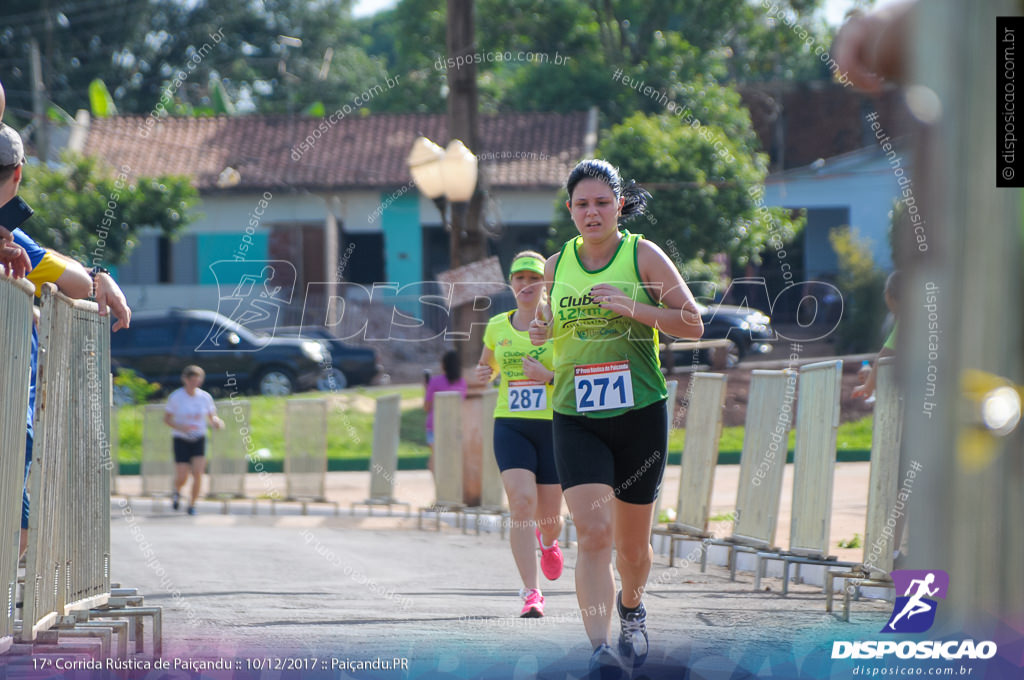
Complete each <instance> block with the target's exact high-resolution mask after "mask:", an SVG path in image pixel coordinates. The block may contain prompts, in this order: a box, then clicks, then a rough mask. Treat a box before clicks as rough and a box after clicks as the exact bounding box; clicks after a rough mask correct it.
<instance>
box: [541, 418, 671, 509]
mask: <svg viewBox="0 0 1024 680" xmlns="http://www.w3.org/2000/svg"><path fill="white" fill-rule="evenodd" d="M552 424H553V426H554V436H555V465H556V466H557V467H558V479H559V481H561V483H562V488H563V489H568V488H571V487H574V486H578V485H580V484H605V485H607V486H610V487H611V488H612V492H613V493H614V494H615V497H616V498H618V499H619V500H620V501H623V502H624V503H632V504H634V505H646V504H648V503H653V502H654V501H655V500H656V499H657V498H658V490H659V488H660V486H661V477H662V475H663V474H664V472H665V463H666V461H667V459H668V456H667V453H666V451H667V449H668V413H667V410H666V407H665V400H662V401H659V402H656V403H654V404H651V405H650V406H645V407H643V408H640V409H635V410H632V411H628V412H626V413H623V414H622V415H619V416H614V417H612V418H588V417H587V416H579V415H571V416H570V415H564V414H562V413H558V412H555V416H554V420H553V421H552Z"/></svg>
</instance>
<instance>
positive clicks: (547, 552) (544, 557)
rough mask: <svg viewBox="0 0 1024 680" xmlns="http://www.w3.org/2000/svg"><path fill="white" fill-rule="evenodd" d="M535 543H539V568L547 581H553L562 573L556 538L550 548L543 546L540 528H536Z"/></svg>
mask: <svg viewBox="0 0 1024 680" xmlns="http://www.w3.org/2000/svg"><path fill="white" fill-rule="evenodd" d="M537 543H538V544H539V545H540V570H541V571H542V572H544V576H545V577H547V579H548V580H549V581H554V580H555V579H556V578H558V577H559V576H561V575H562V564H563V563H564V562H565V560H563V559H562V551H561V550H559V548H558V539H555V542H554V543H553V544H552V546H551V547H550V548H545V547H544V541H542V540H540V529H537Z"/></svg>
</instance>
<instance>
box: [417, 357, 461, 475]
mask: <svg viewBox="0 0 1024 680" xmlns="http://www.w3.org/2000/svg"><path fill="white" fill-rule="evenodd" d="M441 369H442V371H443V374H442V375H435V376H434V377H433V378H430V379H429V380H427V393H426V395H425V396H424V397H423V408H424V410H425V411H426V412H427V426H426V429H427V444H428V445H429V446H430V458H428V459H427V469H428V470H430V471H431V472H433V471H434V395H435V394H436V393H438V392H460V393H461V394H462V398H463V399H465V398H466V381H465V380H464V379H463V377H462V366H461V365H460V364H459V355H458V353H457V352H456V351H455V350H449V351H447V352H445V353H444V356H442V357H441Z"/></svg>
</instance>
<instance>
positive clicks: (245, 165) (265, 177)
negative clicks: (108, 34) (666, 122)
mask: <svg viewBox="0 0 1024 680" xmlns="http://www.w3.org/2000/svg"><path fill="white" fill-rule="evenodd" d="M421 135H422V136H426V137H428V138H430V139H432V140H434V141H435V142H437V143H439V144H441V145H442V146H444V145H445V144H447V142H448V141H449V135H448V132H447V123H446V117H445V116H444V115H434V114H375V115H368V116H352V117H346V118H343V119H341V120H339V121H338V122H337V123H335V124H333V125H331V124H330V123H329V121H328V120H327V119H321V118H310V117H303V116H244V117H226V116H220V117H209V118H165V119H162V120H159V121H157V120H154V119H152V118H147V117H143V116H119V117H111V118H102V119H95V120H91V121H89V122H88V124H87V127H86V129H84V130H79V131H78V133H77V134H73V135H72V142H71V144H70V145H71V146H72V148H75V149H76V150H79V151H81V152H83V153H85V154H87V155H91V156H98V157H100V158H102V159H104V160H105V161H106V162H107V163H108V164H110V165H111V166H113V167H114V168H118V169H123V170H124V171H125V172H126V173H127V174H128V175H129V177H138V176H153V175H158V174H163V173H171V174H180V175H187V176H189V177H191V178H192V180H193V183H194V186H195V187H196V188H197V189H198V190H199V194H200V197H201V203H200V205H199V206H197V208H196V210H197V213H199V216H198V218H197V219H196V220H195V221H194V222H192V224H190V225H189V227H188V229H187V231H186V232H185V233H184V234H183V235H182V236H181V237H180V238H178V239H176V240H174V241H168V240H167V239H165V238H163V237H161V236H160V235H159V234H157V233H143V234H142V236H141V238H140V239H139V242H138V243H137V245H136V247H135V249H134V250H133V252H132V255H131V258H130V260H129V261H128V262H127V263H125V264H123V265H122V266H120V267H119V269H118V272H117V273H118V277H119V280H120V282H121V284H122V286H123V288H124V290H125V292H126V294H127V296H128V299H129V303H130V304H131V305H132V308H133V309H136V310H163V309H168V308H170V307H175V306H188V307H199V308H210V309H216V308H217V302H218V291H217V285H216V278H215V276H214V271H213V270H212V269H211V267H210V265H212V264H213V263H215V262H218V261H222V260H230V259H232V258H235V259H236V260H237V259H239V257H240V255H244V258H245V259H247V260H251V261H257V260H278V261H281V260H284V261H289V262H291V263H292V264H293V265H294V267H295V270H296V271H295V277H296V283H297V284H298V285H297V286H296V290H297V291H302V290H306V287H307V285H308V284H310V283H315V282H325V281H333V280H344V281H350V282H355V283H362V284H369V283H373V282H385V281H386V282H394V283H397V284H399V285H405V284H408V283H413V282H418V281H426V280H432V279H434V278H435V277H436V275H437V274H438V273H439V272H441V271H443V270H445V269H447V268H448V263H449V246H448V242H449V238H448V234H447V233H446V231H445V229H444V226H443V223H442V220H441V215H440V213H439V212H438V210H437V208H436V207H435V206H434V204H433V203H432V202H431V201H429V200H427V199H426V198H424V197H422V196H420V194H419V192H418V191H417V190H416V188H415V186H414V185H413V184H412V180H411V176H410V174H409V169H408V167H407V165H406V161H407V157H408V155H409V151H410V149H411V147H412V144H413V142H414V141H415V140H416V138H417V137H419V136H421ZM596 135H597V121H596V115H595V114H594V113H588V112H579V113H567V114H561V113H507V114H500V115H495V116H481V118H480V140H481V143H480V147H481V148H479V149H474V150H473V151H474V152H475V153H476V154H477V156H478V158H479V159H480V168H481V172H482V175H483V176H484V177H485V178H486V180H485V181H486V187H487V192H488V193H487V200H486V205H485V210H484V212H485V221H486V222H487V225H488V230H489V231H491V232H493V233H495V234H496V235H497V237H496V238H493V239H491V241H490V244H489V245H490V248H491V250H492V252H493V253H495V254H497V255H498V256H499V257H500V258H501V260H502V263H503V265H507V264H508V260H509V259H510V257H511V255H512V254H514V253H515V252H516V251H517V250H520V249H522V248H528V247H529V248H539V249H542V248H543V246H544V242H545V240H546V237H547V232H548V228H549V226H550V222H551V219H552V216H553V212H554V201H555V197H556V195H557V191H558V189H559V187H561V186H562V185H563V183H564V182H565V178H566V176H567V175H568V173H569V171H570V170H571V169H572V167H573V165H574V164H575V163H576V162H577V161H578V160H579V159H580V158H582V157H584V156H585V155H587V154H589V153H591V152H592V150H593V148H594V145H595V142H596ZM243 245H244V249H243V248H242V246H243ZM292 320H293V321H296V322H297V319H292Z"/></svg>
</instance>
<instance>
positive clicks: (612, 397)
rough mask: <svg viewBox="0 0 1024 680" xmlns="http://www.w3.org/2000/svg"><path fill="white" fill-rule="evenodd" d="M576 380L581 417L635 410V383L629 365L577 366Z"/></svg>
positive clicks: (578, 410)
mask: <svg viewBox="0 0 1024 680" xmlns="http://www.w3.org/2000/svg"><path fill="white" fill-rule="evenodd" d="M573 380H574V381H575V391H576V411H577V412H579V413H585V412H587V411H607V410H609V409H613V408H628V407H631V406H633V380H632V377H631V376H630V373H629V362H628V361H612V362H609V363H606V364H588V365H585V366H577V367H576V369H575V374H574V376H573Z"/></svg>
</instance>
